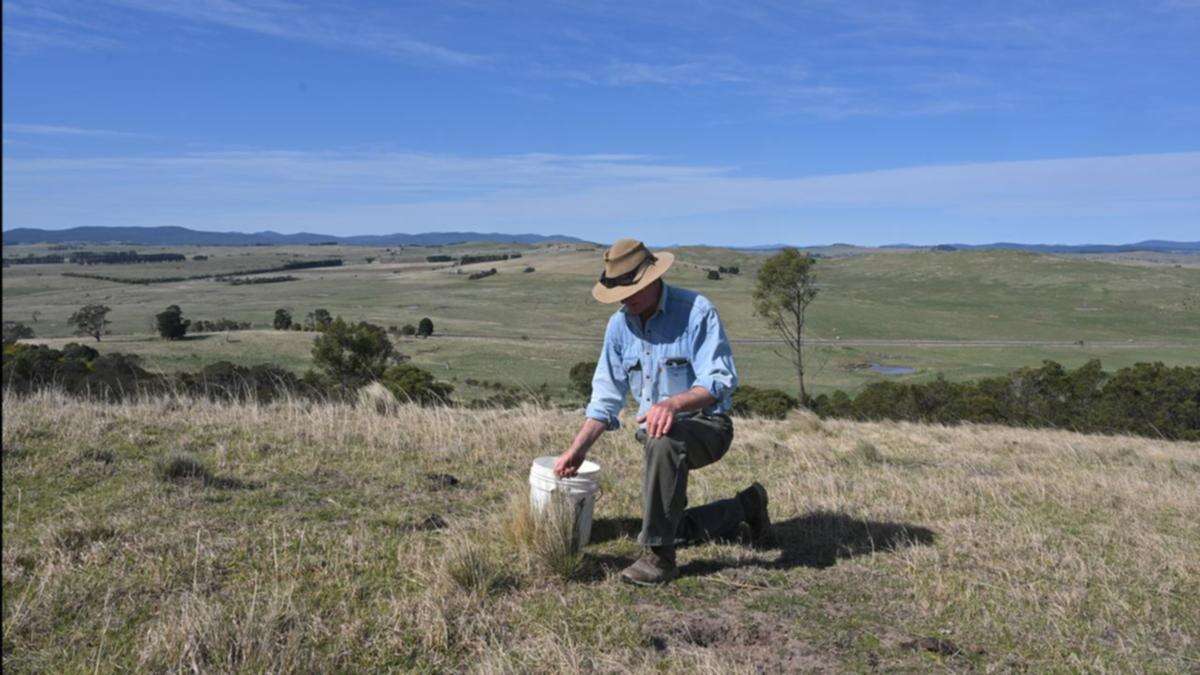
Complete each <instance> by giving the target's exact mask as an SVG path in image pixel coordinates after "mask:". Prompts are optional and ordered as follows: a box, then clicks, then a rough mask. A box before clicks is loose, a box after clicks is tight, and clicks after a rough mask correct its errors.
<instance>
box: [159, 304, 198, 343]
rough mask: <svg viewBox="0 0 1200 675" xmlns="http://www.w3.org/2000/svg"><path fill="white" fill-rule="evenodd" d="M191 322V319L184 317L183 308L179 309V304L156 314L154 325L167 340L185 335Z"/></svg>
mask: <svg viewBox="0 0 1200 675" xmlns="http://www.w3.org/2000/svg"><path fill="white" fill-rule="evenodd" d="M191 324H192V322H191V321H188V320H187V319H185V318H183V310H181V309H179V305H171V306H170V307H167V309H166V310H164V311H162V312H159V313H158V314H155V315H154V325H155V326H156V327H157V328H158V334H159V335H160V336H162V337H163V338H165V339H167V340H178V339H179V338H181V337H183V336H184V335H185V334H187V329H188V326H190V325H191Z"/></svg>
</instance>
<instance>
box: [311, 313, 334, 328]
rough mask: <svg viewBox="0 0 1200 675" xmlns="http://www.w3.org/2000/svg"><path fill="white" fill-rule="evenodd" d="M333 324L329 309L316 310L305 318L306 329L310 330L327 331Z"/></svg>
mask: <svg viewBox="0 0 1200 675" xmlns="http://www.w3.org/2000/svg"><path fill="white" fill-rule="evenodd" d="M331 323H333V317H332V316H331V315H330V314H329V310H327V309H314V310H313V311H311V312H309V313H308V316H306V317H304V327H305V328H306V329H308V330H325V329H326V328H328V327H329V324H331Z"/></svg>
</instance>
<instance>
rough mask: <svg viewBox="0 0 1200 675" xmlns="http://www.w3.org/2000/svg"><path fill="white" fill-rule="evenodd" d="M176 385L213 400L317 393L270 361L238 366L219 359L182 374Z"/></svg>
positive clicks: (261, 400)
mask: <svg viewBox="0 0 1200 675" xmlns="http://www.w3.org/2000/svg"><path fill="white" fill-rule="evenodd" d="M175 384H176V386H177V387H178V388H179V389H183V390H184V391H187V392H189V393H191V394H193V395H197V396H204V397H206V398H210V399H214V400H234V401H257V402H259V403H269V402H271V401H274V400H277V399H280V398H283V397H285V396H287V395H289V394H297V395H304V394H310V395H311V394H315V393H316V392H314V391H309V390H308V389H307V388H306V387H305V386H304V385H303V384H302V383H301V381H300V378H298V377H296V375H295V374H294V373H292V372H291V371H289V370H286V369H284V368H281V367H279V366H276V365H271V364H266V363H263V364H258V365H254V366H239V365H236V364H233V363H230V362H229V361H218V362H216V363H211V364H209V365H207V366H204V367H203V368H201V369H200V370H199V371H198V372H195V373H180V374H178V375H176V377H175Z"/></svg>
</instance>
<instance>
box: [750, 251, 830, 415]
mask: <svg viewBox="0 0 1200 675" xmlns="http://www.w3.org/2000/svg"><path fill="white" fill-rule="evenodd" d="M816 262H817V261H816V259H815V258H813V257H812V256H811V255H809V254H807V253H801V252H800V251H797V250H796V249H794V248H785V249H783V250H782V251H780V252H779V253H777V254H775V255H773V256H771V257H770V258H768V259H767V261H766V262H765V263H763V266H762V269H760V270H759V271H758V280H757V284H756V285H755V287H754V311H755V312H756V313H757V314H758V315H759V316H761V317H763V318H765V319H766V320H767V323H769V324H770V325H771V327H772V328H774V329H775V330H776V331H777V332H778V333H779V335H780V336H781V337H783V341H784V342H785V343H787V346H788V352H789V354H788V356H789V358H790V360H791V362H792V364H793V365H795V366H796V380H797V382H798V384H799V393H800V405H802V406H807V405H808V396H807V395H806V394H805V391H804V320H805V316H804V314H805V312H806V311H807V310H808V305H809V303H810V302H812V301H813V298H815V297H817V285H816V280H815V279H814V278H813V274H812V267H813V265H814V264H816Z"/></svg>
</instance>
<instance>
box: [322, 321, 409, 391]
mask: <svg viewBox="0 0 1200 675" xmlns="http://www.w3.org/2000/svg"><path fill="white" fill-rule="evenodd" d="M393 354H394V349H393V347H392V341H391V340H389V339H388V336H387V332H386V331H384V330H383V328H382V327H380V326H376V325H375V324H373V323H367V322H366V321H360V322H359V323H356V324H349V323H346V322H345V321H344V320H342V318H341V317H340V316H339V317H338V318H337V319H335V320H334V321H333V322H332V323H330V324H329V327H328V328H326V329H325V330H324V331H322V333H321V335H319V336H317V339H316V340H314V341H313V349H312V356H313V364H314V365H316V367H317V368H319V369H321V371H323V373H324V374H325V375H327V376H328V377H329V378H330V379H332V380H333V381H335V382H337V383H338V384H339V385H341V387H342V388H343V389H350V388H355V387H358V386H361V385H364V384H366V383H368V382H370V381H372V380H378V379H379V378H380V377H381V376H382V375H383V371H384V369H385V368H387V366H388V362H389V361H391V360H392V357H393Z"/></svg>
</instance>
